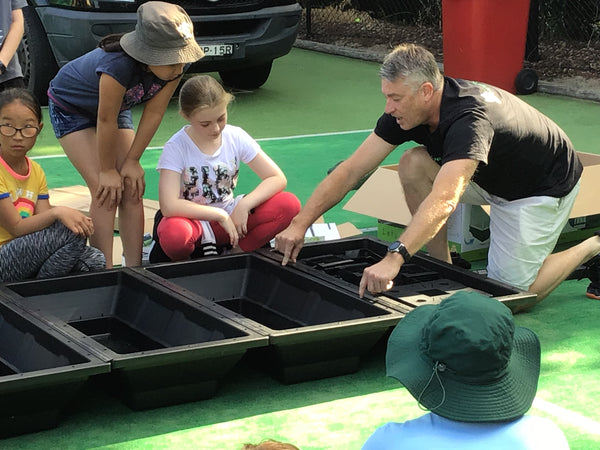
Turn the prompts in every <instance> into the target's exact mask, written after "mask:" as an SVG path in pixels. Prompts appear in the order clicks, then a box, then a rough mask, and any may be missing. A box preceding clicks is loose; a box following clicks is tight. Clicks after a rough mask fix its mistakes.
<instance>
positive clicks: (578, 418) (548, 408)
mask: <svg viewBox="0 0 600 450" xmlns="http://www.w3.org/2000/svg"><path fill="white" fill-rule="evenodd" d="M533 406H534V407H535V408H537V409H539V410H541V411H544V412H546V413H548V414H551V415H552V416H554V417H556V418H558V419H560V420H562V421H564V422H567V423H569V424H570V425H573V426H574V427H577V428H581V429H583V430H585V431H586V433H589V434H595V435H597V436H600V423H598V422H596V421H595V420H592V419H588V418H587V417H585V416H583V415H581V414H579V413H577V412H575V411H571V410H569V409H566V408H563V407H562V406H558V405H555V404H554V403H550V402H547V401H546V400H542V399H541V398H539V397H536V398H535V400H534V401H533Z"/></svg>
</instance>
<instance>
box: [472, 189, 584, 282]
mask: <svg viewBox="0 0 600 450" xmlns="http://www.w3.org/2000/svg"><path fill="white" fill-rule="evenodd" d="M578 193H579V183H577V185H576V186H575V187H574V188H573V190H572V191H571V192H569V193H568V194H567V195H566V196H564V197H562V198H556V197H547V196H536V197H527V198H523V199H519V200H512V201H509V200H506V199H503V198H501V197H497V196H495V195H492V194H489V193H488V192H486V191H485V190H483V189H482V188H481V187H480V186H478V185H477V184H476V183H473V182H471V183H469V185H468V186H467V189H466V190H465V192H464V194H463V196H462V197H461V199H460V201H461V203H466V204H469V205H490V248H489V251H488V268H487V272H488V277H490V278H492V279H494V280H498V281H502V282H504V283H508V284H510V285H512V286H514V287H517V288H519V289H522V290H528V289H529V286H531V285H532V284H533V282H534V281H535V279H536V277H537V274H538V271H539V269H540V267H541V266H542V264H543V263H544V260H545V259H546V257H547V256H548V255H549V254H550V253H552V250H554V247H555V246H556V242H557V241H558V238H559V236H560V233H561V231H562V229H563V228H564V226H565V224H566V223H567V221H568V220H569V214H570V213H571V209H572V208H573V204H574V203H575V198H576V197H577V194H578Z"/></svg>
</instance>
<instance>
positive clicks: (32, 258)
mask: <svg viewBox="0 0 600 450" xmlns="http://www.w3.org/2000/svg"><path fill="white" fill-rule="evenodd" d="M104 267H106V260H105V258H104V254H103V253H102V252H101V251H100V250H98V249H97V248H94V247H88V246H87V245H86V239H85V238H83V237H81V236H79V235H77V234H75V233H73V232H72V231H71V230H69V229H68V228H67V227H65V226H64V225H63V224H62V223H61V222H59V221H56V222H54V223H53V224H52V225H51V226H49V227H48V228H46V229H44V230H41V231H37V232H35V233H31V234H26V235H25V236H21V237H18V238H15V239H13V240H12V241H10V242H8V243H7V244H4V245H3V246H2V247H0V282H8V281H20V280H25V279H28V278H50V277H59V276H62V275H67V274H69V273H72V272H89V271H91V270H100V269H103V268H104Z"/></svg>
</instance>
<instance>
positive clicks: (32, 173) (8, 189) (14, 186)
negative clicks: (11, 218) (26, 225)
mask: <svg viewBox="0 0 600 450" xmlns="http://www.w3.org/2000/svg"><path fill="white" fill-rule="evenodd" d="M27 164H28V165H29V170H28V171H27V174H26V175H19V174H18V173H16V172H15V171H14V170H12V169H11V168H10V166H9V165H8V164H7V163H6V162H5V161H4V159H2V157H0V200H1V199H4V198H10V200H11V201H12V203H13V205H14V206H15V208H16V209H17V211H18V213H19V215H20V216H21V217H22V218H24V219H25V218H27V217H31V216H33V215H34V214H35V206H36V204H37V201H38V200H41V199H48V198H49V196H48V185H47V183H46V175H45V174H44V170H43V169H42V168H41V166H40V165H39V164H38V163H37V162H35V161H32V160H31V159H29V158H27ZM12 239H14V236H12V235H11V234H10V233H9V232H8V231H6V230H5V229H4V228H2V227H0V246H2V245H4V244H6V243H7V242H8V241H11V240H12Z"/></svg>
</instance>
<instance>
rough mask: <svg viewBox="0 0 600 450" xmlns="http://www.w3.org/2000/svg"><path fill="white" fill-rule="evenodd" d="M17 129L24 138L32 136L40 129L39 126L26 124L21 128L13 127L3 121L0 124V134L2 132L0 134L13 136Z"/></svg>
mask: <svg viewBox="0 0 600 450" xmlns="http://www.w3.org/2000/svg"><path fill="white" fill-rule="evenodd" d="M17 131H20V132H21V136H23V137H24V138H32V137H34V136H36V135H37V134H38V133H39V132H40V129H39V127H34V126H31V125H27V126H25V127H23V128H17V127H13V126H12V125H8V124H5V123H4V124H2V125H0V134H2V136H6V137H11V136H14V135H15V134H17Z"/></svg>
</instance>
